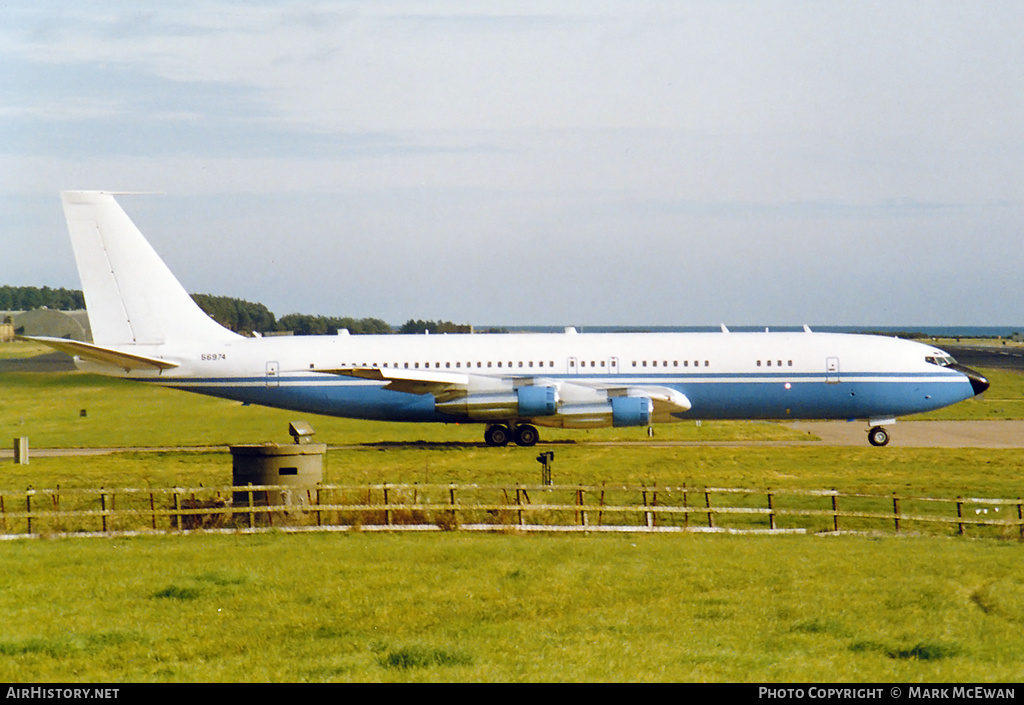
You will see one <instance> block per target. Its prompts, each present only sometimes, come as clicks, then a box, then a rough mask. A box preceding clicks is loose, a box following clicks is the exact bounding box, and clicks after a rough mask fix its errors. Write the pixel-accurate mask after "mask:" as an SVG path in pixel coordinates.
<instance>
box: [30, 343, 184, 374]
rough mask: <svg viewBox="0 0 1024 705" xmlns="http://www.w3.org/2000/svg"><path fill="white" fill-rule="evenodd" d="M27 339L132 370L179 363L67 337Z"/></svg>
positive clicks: (94, 360)
mask: <svg viewBox="0 0 1024 705" xmlns="http://www.w3.org/2000/svg"><path fill="white" fill-rule="evenodd" d="M23 337H24V339H25V340H33V341H35V342H37V343H42V344H43V345H48V346H50V347H51V348H53V349H54V350H60V351H61V352H63V353H67V354H68V355H75V356H77V357H81V358H84V359H86V360H90V361H92V362H99V363H102V364H105V365H113V366H115V367H121V368H124V369H125V370H127V371H131V370H154V369H156V370H169V369H172V368H174V367H178V363H176V362H169V361H167V360H161V359H159V358H155V357H146V356H145V355H136V354H134V353H126V352H121V351H120V350H114V349H113V348H104V347H101V346H99V345H93V344H91V343H83V342H82V341H80V340H68V339H67V338H46V337H43V336H23Z"/></svg>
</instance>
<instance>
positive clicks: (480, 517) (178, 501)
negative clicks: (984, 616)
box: [0, 483, 1024, 540]
mask: <svg viewBox="0 0 1024 705" xmlns="http://www.w3.org/2000/svg"><path fill="white" fill-rule="evenodd" d="M257 527H278V528H301V527H305V528H307V529H310V530H316V529H324V530H326V529H331V528H333V529H338V528H341V529H365V530H386V531H402V530H424V529H429V530H488V531H509V530H523V531H574V532H578V531H595V532H597V531H617V532H619V531H635V532H644V531H687V530H689V531H732V532H736V531H751V532H754V531H763V532H793V531H802V532H819V533H838V532H845V531H850V532H856V531H862V532H863V531H889V530H891V531H894V532H897V533H899V532H906V531H914V532H918V533H932V534H951V533H955V534H959V535H964V534H968V533H970V535H972V536H978V537H1002V538H1016V539H1020V540H1024V501H1022V500H1021V499H1020V498H1017V499H997V498H974V497H956V498H935V497H917V496H903V495H898V494H896V493H893V494H891V495H876V494H863V493H850V492H838V491H836V490H792V489H760V490H758V489H741V488H726V487H686V486H682V487H658V486H645V485H476V484H445V485H441V484H438V485H418V484H387V483H384V484H370V485H319V486H316V487H312V488H302V489H300V488H287V487H282V486H280V485H258V486H257V485H247V486H244V487H194V488H193V487H190V488H181V487H177V488H146V489H140V488H116V489H110V488H99V489H96V488H93V489H77V488H76V489H66V488H64V489H62V488H57V489H44V490H39V489H32V488H29V489H27V490H22V491H3V492H0V535H2V536H4V537H8V538H9V537H15V536H41V535H69V534H83V533H108V534H109V533H115V532H116V533H123V532H147V531H148V532H173V531H185V530H197V529H199V530H202V529H228V530H230V529H241V530H248V529H254V528H257Z"/></svg>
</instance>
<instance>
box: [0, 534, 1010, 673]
mask: <svg viewBox="0 0 1024 705" xmlns="http://www.w3.org/2000/svg"><path fill="white" fill-rule="evenodd" d="M1022 558H1024V546H1021V545H1020V544H1017V543H1004V542H998V541H984V542H974V541H954V540H936V539H872V538H866V537H833V538H828V539H822V538H811V537H769V538H762V537H743V538H740V537H721V536H708V535H677V536H671V537H665V536H635V537H620V536H600V537H589V538H576V537H573V538H563V537H551V536H544V537H537V536H500V535H473V536H468V535H452V534H446V535H441V536H423V535H416V536H410V535H401V536H398V535H368V534H360V533H347V534H336V535H327V534H318V535H301V536H299V535H274V534H271V535H258V536H202V535H198V536H191V537H184V538H183V537H148V538H140V539H113V540H102V541H98V540H86V539H77V540H75V539H71V540H61V541H32V542H15V543H6V544H3V545H0V559H2V561H3V564H4V565H5V566H6V567H7V568H6V569H5V571H4V573H3V575H2V577H0V611H2V613H3V614H4V621H3V628H2V630H0V680H4V681H7V682H16V681H24V680H32V681H67V682H73V681H102V682H111V681H133V682H134V681H242V680H244V681H251V682H252V681H255V682H262V681H500V682H506V681H556V680H557V681H706V680H710V681H755V682H760V681H768V682H780V681H781V682H792V681H905V682H921V681H925V682H929V681H934V682H942V681H947V682H948V681H959V682H964V681H980V682H994V681H1009V682H1014V681H1019V680H1020V677H1021V674H1022V672H1021V665H1020V656H1019V655H1020V653H1021V651H1022V649H1024V631H1022V630H1021V628H1020V627H1021V624H1024V600H1022V598H1021V595H1022V594H1024V561H1022V560H1021V559H1022ZM211 576H214V577H213V578H211Z"/></svg>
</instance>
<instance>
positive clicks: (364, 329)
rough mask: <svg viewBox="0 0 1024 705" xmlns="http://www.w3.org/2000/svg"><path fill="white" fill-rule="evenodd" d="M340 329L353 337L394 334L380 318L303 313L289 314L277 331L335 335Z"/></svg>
mask: <svg viewBox="0 0 1024 705" xmlns="http://www.w3.org/2000/svg"><path fill="white" fill-rule="evenodd" d="M340 328H347V329H348V332H349V333H352V334H353V335H374V334H378V335H380V334H386V333H393V332H394V330H392V328H391V326H390V325H388V324H387V323H385V322H384V321H382V320H380V319H379V318H336V317H334V316H309V315H306V314H303V313H289V314H286V315H284V316H281V318H280V319H279V320H278V322H277V328H276V330H279V331H291V332H293V333H295V334H296V335H334V334H336V333H337V332H338V329H340Z"/></svg>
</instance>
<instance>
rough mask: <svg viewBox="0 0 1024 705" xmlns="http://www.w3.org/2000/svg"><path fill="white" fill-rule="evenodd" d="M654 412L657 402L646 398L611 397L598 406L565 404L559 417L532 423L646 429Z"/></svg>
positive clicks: (557, 425)
mask: <svg viewBox="0 0 1024 705" xmlns="http://www.w3.org/2000/svg"><path fill="white" fill-rule="evenodd" d="M653 409H654V402H652V401H651V400H650V399H649V398H647V397H625V396H623V397H609V398H608V399H607V400H606V401H603V402H600V403H597V404H563V405H562V407H561V408H560V409H559V410H558V413H557V414H555V415H553V416H547V417H543V418H535V419H531V420H532V421H533V423H536V424H537V425H538V426H551V427H555V428H608V427H609V426H616V427H622V426H646V425H648V424H649V423H650V421H651V413H652V411H653Z"/></svg>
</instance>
